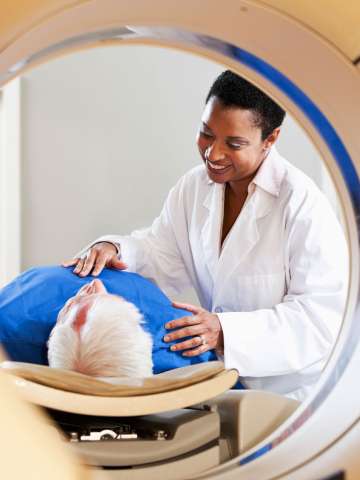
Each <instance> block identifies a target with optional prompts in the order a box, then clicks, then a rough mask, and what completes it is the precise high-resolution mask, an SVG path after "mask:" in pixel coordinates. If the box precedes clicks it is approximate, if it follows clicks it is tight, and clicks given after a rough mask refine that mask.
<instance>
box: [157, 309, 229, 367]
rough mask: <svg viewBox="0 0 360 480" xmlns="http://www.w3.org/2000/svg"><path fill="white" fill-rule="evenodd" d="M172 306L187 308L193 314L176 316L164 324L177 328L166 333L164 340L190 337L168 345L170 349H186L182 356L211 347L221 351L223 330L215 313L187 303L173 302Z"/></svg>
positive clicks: (193, 354)
mask: <svg viewBox="0 0 360 480" xmlns="http://www.w3.org/2000/svg"><path fill="white" fill-rule="evenodd" d="M173 306H174V307H176V308H181V309H183V310H188V311H189V312H191V313H193V314H194V316H191V317H182V318H178V319H177V320H172V321H171V322H168V323H167V324H166V325H165V328H166V329H169V330H170V329H171V330H172V329H174V328H177V329H178V330H176V331H172V332H169V333H167V334H166V335H165V337H164V341H165V342H172V341H174V340H178V339H180V338H184V337H192V338H188V339H187V340H185V341H184V342H180V343H176V344H175V345H172V346H171V347H170V349H171V350H172V351H175V352H177V351H182V350H186V351H185V352H183V354H182V355H183V356H184V357H195V356H196V355H200V354H202V353H204V352H207V351H208V350H212V349H217V350H218V351H221V352H222V351H223V349H224V338H223V332H222V328H221V323H220V320H219V318H218V316H217V315H216V314H214V313H210V312H208V311H206V310H205V309H204V308H201V307H196V306H195V305H189V304H187V303H178V302H174V303H173Z"/></svg>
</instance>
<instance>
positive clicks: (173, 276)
mask: <svg viewBox="0 0 360 480" xmlns="http://www.w3.org/2000/svg"><path fill="white" fill-rule="evenodd" d="M184 183H185V179H184V177H183V178H182V179H180V180H179V182H178V183H177V184H176V185H175V187H174V188H173V189H172V190H171V191H170V193H169V195H168V197H167V199H166V201H165V204H164V206H163V209H162V211H161V214H160V215H159V217H157V218H156V219H155V220H154V222H153V224H152V225H151V227H149V228H145V229H141V230H136V231H134V232H132V233H131V235H125V236H121V235H105V236H103V237H100V238H98V239H96V240H95V241H94V242H92V243H91V244H90V245H88V246H87V247H85V248H84V249H83V250H82V251H81V252H79V254H81V253H83V252H84V251H86V250H87V249H88V248H90V247H91V246H92V245H94V244H95V243H98V242H101V241H108V242H112V243H116V244H119V245H120V250H121V258H122V260H123V261H124V262H125V263H126V264H127V266H128V268H127V270H128V271H131V272H136V273H139V274H140V275H143V276H144V277H146V278H148V279H150V280H152V281H154V282H155V283H156V284H157V285H158V286H159V287H160V288H161V289H162V290H163V291H164V292H165V293H166V294H167V295H168V296H170V297H171V296H174V295H177V294H179V293H181V292H182V291H183V290H184V289H185V288H187V287H188V286H190V285H191V281H190V279H189V275H188V272H187V269H186V265H185V262H184V260H183V257H182V254H181V249H180V248H179V242H181V241H182V240H183V241H184V242H186V241H187V237H188V234H187V230H188V227H187V221H186V215H185V209H184V206H183V195H184ZM175 222H176V225H174V223H175ZM179 231H180V232H182V234H183V238H182V239H181V238H179V234H177V233H176V232H179Z"/></svg>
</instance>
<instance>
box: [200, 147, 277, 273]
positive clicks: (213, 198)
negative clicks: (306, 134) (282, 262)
mask: <svg viewBox="0 0 360 480" xmlns="http://www.w3.org/2000/svg"><path fill="white" fill-rule="evenodd" d="M285 170H286V169H285V164H284V160H283V158H282V157H281V156H280V155H279V153H278V152H277V150H276V149H275V148H274V147H272V149H271V150H270V152H269V154H268V156H267V157H266V159H265V160H264V162H263V163H262V165H261V167H260V168H259V170H258V172H257V174H256V176H255V177H254V179H253V181H252V182H251V184H250V185H249V197H248V199H247V202H246V204H245V205H244V207H243V210H242V211H241V213H240V215H239V217H238V218H237V219H236V221H235V223H234V225H233V226H232V228H231V230H230V232H229V234H228V236H227V237H226V239H225V241H224V243H223V245H222V248H221V246H220V243H221V234H222V222H223V210H224V192H225V185H223V184H218V183H215V182H213V181H212V180H209V182H208V185H209V191H208V193H207V195H206V197H205V199H204V202H203V206H204V207H205V208H206V210H207V213H206V215H205V219H204V224H203V227H202V230H201V239H202V247H203V252H204V256H205V260H206V264H207V267H208V270H209V272H210V275H211V276H212V277H213V280H214V281H216V277H219V276H220V277H219V278H223V276H224V275H227V274H230V273H231V271H233V269H234V268H236V266H237V265H239V263H241V261H243V260H244V259H245V257H246V255H247V254H248V253H249V252H250V250H251V249H252V248H253V247H254V245H255V244H256V243H257V242H258V241H259V232H258V227H257V221H258V220H259V219H260V218H263V217H264V216H266V215H267V214H268V213H269V212H270V211H271V209H272V207H273V205H274V202H276V200H277V197H278V196H279V193H280V187H281V182H282V180H283V178H284V175H285ZM229 252H231V254H230V255H227V253H229Z"/></svg>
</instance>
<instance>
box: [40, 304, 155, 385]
mask: <svg viewBox="0 0 360 480" xmlns="http://www.w3.org/2000/svg"><path fill="white" fill-rule="evenodd" d="M75 322H76V309H75V313H74V311H72V312H71V311H70V312H69V314H67V315H65V316H64V318H63V320H62V321H61V322H58V323H57V324H56V325H55V327H54V328H53V330H52V332H51V334H50V338H49V342H48V359H49V365H50V367H55V368H63V369H66V370H74V371H77V372H80V373H83V374H86V375H91V376H96V377H123V376H125V377H148V376H150V375H152V367H153V364H152V338H151V335H150V334H149V333H148V332H146V331H145V330H144V329H143V327H142V323H143V318H142V315H141V314H140V312H139V311H138V309H137V308H136V307H135V305H133V304H132V303H129V302H127V301H125V300H123V299H122V298H120V297H116V296H115V295H106V296H105V295H104V296H100V297H98V298H96V299H95V300H94V303H93V304H92V305H91V306H90V308H89V310H88V312H87V314H86V317H85V319H84V321H82V322H81V325H80V327H79V328H74V325H75Z"/></svg>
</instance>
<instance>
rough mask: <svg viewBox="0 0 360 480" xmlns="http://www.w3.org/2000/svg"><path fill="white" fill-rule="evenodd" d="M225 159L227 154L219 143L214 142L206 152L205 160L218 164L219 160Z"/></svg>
mask: <svg viewBox="0 0 360 480" xmlns="http://www.w3.org/2000/svg"><path fill="white" fill-rule="evenodd" d="M224 157H225V154H224V152H223V150H222V148H221V146H220V145H219V144H218V143H217V142H213V143H212V144H211V145H209V146H208V147H207V148H206V150H205V159H206V160H210V162H216V161H217V160H222V159H223V158H224Z"/></svg>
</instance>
